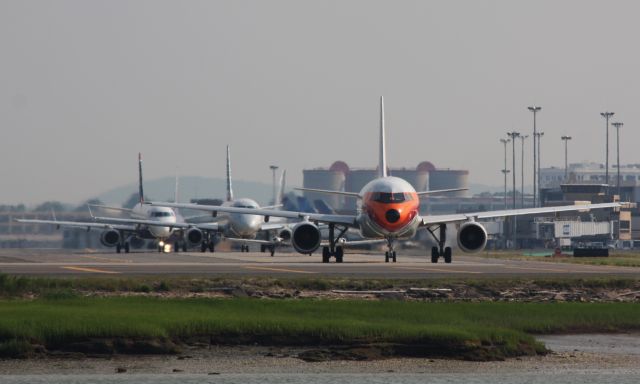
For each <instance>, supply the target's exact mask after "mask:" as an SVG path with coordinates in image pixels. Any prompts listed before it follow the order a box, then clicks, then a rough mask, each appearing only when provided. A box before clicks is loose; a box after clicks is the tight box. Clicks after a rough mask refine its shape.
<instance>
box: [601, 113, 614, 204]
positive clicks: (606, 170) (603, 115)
mask: <svg viewBox="0 0 640 384" xmlns="http://www.w3.org/2000/svg"><path fill="white" fill-rule="evenodd" d="M614 113H615V112H601V113H600V116H602V117H604V119H605V121H606V122H607V139H606V140H605V143H606V144H605V145H606V149H605V151H604V152H605V165H604V180H605V182H606V184H607V195H609V118H610V117H611V116H613V114H614Z"/></svg>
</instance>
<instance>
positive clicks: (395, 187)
mask: <svg viewBox="0 0 640 384" xmlns="http://www.w3.org/2000/svg"><path fill="white" fill-rule="evenodd" d="M312 191H314V192H321V193H329V194H341V195H347V196H352V197H355V198H357V199H358V200H359V209H358V213H357V214H356V215H332V214H319V213H307V212H293V211H278V210H273V209H259V208H257V207H230V206H206V205H197V204H168V203H150V204H153V205H161V206H165V207H174V208H189V209H199V210H203V211H211V212H214V213H216V212H228V213H233V214H247V215H252V216H253V217H256V216H263V217H265V219H267V218H269V217H285V218H291V219H297V220H300V221H299V222H298V223H297V224H295V226H294V227H293V229H292V233H291V244H292V245H293V247H294V248H295V249H296V251H298V252H299V253H302V254H310V253H313V252H314V251H316V250H317V249H318V248H319V247H320V245H321V234H320V229H319V228H318V224H319V223H323V224H326V225H328V227H329V239H328V241H329V244H328V245H327V246H324V247H323V248H322V261H323V262H324V263H328V262H329V261H330V259H331V257H335V260H336V262H338V263H341V262H342V261H343V256H344V250H343V247H342V246H341V243H340V239H341V238H342V236H343V234H344V233H345V232H346V231H347V230H348V229H349V228H355V229H357V230H359V232H360V234H361V236H362V237H363V238H364V239H384V240H385V241H386V243H387V249H388V250H387V251H386V252H385V261H386V262H389V261H390V260H392V261H393V262H395V261H396V251H395V250H394V243H395V241H396V240H398V239H409V238H412V237H413V236H414V235H415V234H416V231H418V229H421V228H424V229H426V230H427V231H428V232H429V233H430V234H431V235H432V237H433V238H434V240H435V241H436V243H437V244H438V246H435V247H432V249H431V262H432V263H437V262H438V260H439V259H440V258H443V259H444V262H445V263H451V260H452V250H451V247H448V246H446V241H447V228H448V226H455V227H456V228H457V229H458V231H457V232H458V235H457V242H458V246H459V248H460V249H461V250H462V251H464V252H479V251H481V250H483V249H484V247H485V246H486V244H487V231H486V230H485V229H484V227H483V226H482V224H480V223H479V222H477V220H480V219H488V218H496V217H506V216H518V215H539V214H546V213H556V212H565V211H588V210H591V209H603V208H616V207H619V206H620V204H618V203H602V204H585V205H567V206H559V207H542V208H524V209H513V210H500V211H488V212H475V213H458V214H450V215H427V216H421V215H420V211H419V208H420V197H421V196H424V195H428V194H433V193H443V192H448V191H452V190H439V191H424V192H416V190H415V189H414V188H413V186H411V184H409V183H408V182H407V181H406V180H403V179H401V178H398V177H393V176H389V175H388V174H387V157H386V148H385V127H384V99H383V98H382V97H381V98H380V145H379V163H378V178H376V179H374V180H372V181H370V182H369V183H368V184H366V185H365V186H364V187H363V188H362V190H361V191H360V192H358V193H353V192H343V191H326V190H317V189H313V190H312ZM256 220H257V219H256ZM336 231H338V235H337V236H336Z"/></svg>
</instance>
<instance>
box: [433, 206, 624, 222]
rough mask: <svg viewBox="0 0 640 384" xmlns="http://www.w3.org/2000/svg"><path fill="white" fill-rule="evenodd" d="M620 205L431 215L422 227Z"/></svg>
mask: <svg viewBox="0 0 640 384" xmlns="http://www.w3.org/2000/svg"><path fill="white" fill-rule="evenodd" d="M620 206H621V205H620V204H619V203H600V204H582V205H580V204H575V205H562V206H558V207H541V208H522V209H505V210H499V211H487V212H473V213H455V214H451V215H429V216H423V217H422V225H423V226H425V225H434V224H443V223H452V222H459V221H468V220H481V219H491V218H496V217H507V216H523V215H540V214H544V213H558V212H571V211H575V212H588V211H590V210H592V209H603V208H619V207H620Z"/></svg>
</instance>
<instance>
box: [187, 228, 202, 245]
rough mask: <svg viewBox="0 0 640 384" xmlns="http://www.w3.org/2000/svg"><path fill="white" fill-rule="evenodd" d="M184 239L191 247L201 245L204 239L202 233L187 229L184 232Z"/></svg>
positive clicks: (196, 229)
mask: <svg viewBox="0 0 640 384" xmlns="http://www.w3.org/2000/svg"><path fill="white" fill-rule="evenodd" d="M185 238H186V240H187V241H188V242H189V244H191V245H197V244H201V243H202V240H203V239H204V235H203V234H202V231H201V230H199V229H198V228H189V229H187V231H186V232H185Z"/></svg>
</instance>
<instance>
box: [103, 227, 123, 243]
mask: <svg viewBox="0 0 640 384" xmlns="http://www.w3.org/2000/svg"><path fill="white" fill-rule="evenodd" d="M100 242H101V243H102V245H104V246H105V247H115V246H116V245H117V244H118V243H119V242H120V232H118V231H116V230H115V229H107V230H105V231H103V232H102V234H100Z"/></svg>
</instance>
